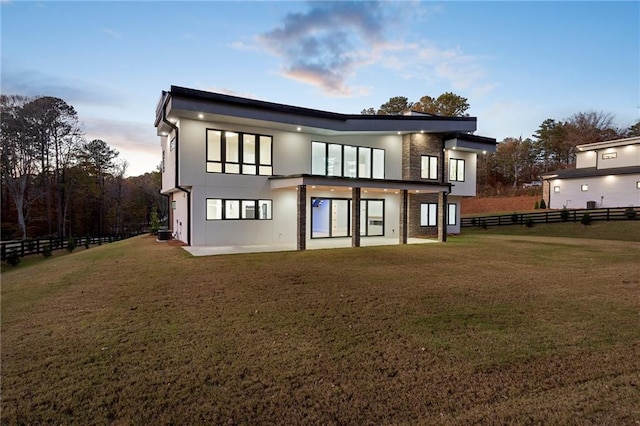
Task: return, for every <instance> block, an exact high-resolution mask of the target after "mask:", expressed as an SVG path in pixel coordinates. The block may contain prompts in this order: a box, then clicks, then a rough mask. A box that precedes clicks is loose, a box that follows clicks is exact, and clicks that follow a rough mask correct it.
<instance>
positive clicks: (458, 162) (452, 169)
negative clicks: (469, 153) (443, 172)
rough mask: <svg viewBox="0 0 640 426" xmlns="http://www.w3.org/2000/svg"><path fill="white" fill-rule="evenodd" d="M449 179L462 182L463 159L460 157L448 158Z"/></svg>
mask: <svg viewBox="0 0 640 426" xmlns="http://www.w3.org/2000/svg"><path fill="white" fill-rule="evenodd" d="M449 181H450V182H454V181H457V182H464V160H462V159H460V158H451V159H450V160H449Z"/></svg>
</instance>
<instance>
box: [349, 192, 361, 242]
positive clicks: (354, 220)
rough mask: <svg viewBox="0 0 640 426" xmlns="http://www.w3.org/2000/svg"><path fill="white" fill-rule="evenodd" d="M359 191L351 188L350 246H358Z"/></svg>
mask: <svg viewBox="0 0 640 426" xmlns="http://www.w3.org/2000/svg"><path fill="white" fill-rule="evenodd" d="M360 191H361V190H360V188H353V189H352V190H351V247H360V200H361V197H360V194H361V192H360Z"/></svg>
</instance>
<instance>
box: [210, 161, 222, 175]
mask: <svg viewBox="0 0 640 426" xmlns="http://www.w3.org/2000/svg"><path fill="white" fill-rule="evenodd" d="M207 172H209V173H222V163H207Z"/></svg>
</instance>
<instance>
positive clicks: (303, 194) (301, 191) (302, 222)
mask: <svg viewBox="0 0 640 426" xmlns="http://www.w3.org/2000/svg"><path fill="white" fill-rule="evenodd" d="M297 224H298V236H297V239H298V241H297V247H296V248H297V249H298V250H306V249H307V185H298V216H297Z"/></svg>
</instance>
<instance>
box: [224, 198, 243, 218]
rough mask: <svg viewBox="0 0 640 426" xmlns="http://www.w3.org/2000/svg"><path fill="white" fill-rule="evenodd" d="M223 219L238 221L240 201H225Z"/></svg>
mask: <svg viewBox="0 0 640 426" xmlns="http://www.w3.org/2000/svg"><path fill="white" fill-rule="evenodd" d="M224 217H225V219H240V201H238V200H225V201H224Z"/></svg>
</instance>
